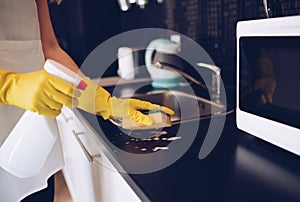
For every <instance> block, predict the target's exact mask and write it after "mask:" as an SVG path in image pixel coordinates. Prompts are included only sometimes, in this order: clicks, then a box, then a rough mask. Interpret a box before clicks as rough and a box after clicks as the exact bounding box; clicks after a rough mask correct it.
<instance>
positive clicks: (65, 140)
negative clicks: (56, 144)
mask: <svg viewBox="0 0 300 202" xmlns="http://www.w3.org/2000/svg"><path fill="white" fill-rule="evenodd" d="M73 116H74V114H72V113H70V112H69V113H68V111H67V110H63V112H62V114H61V115H60V116H59V117H58V118H57V122H58V126H59V130H60V134H61V135H60V136H61V140H62V146H63V151H64V159H65V166H64V168H63V173H64V177H65V180H66V184H67V186H68V188H69V191H70V194H71V196H72V198H73V201H74V202H83V201H85V202H95V201H96V200H95V196H94V188H93V177H92V172H91V166H90V163H89V162H88V160H87V158H86V156H85V155H84V153H83V151H82V149H81V147H80V145H79V144H78V142H77V140H76V138H75V136H74V134H73V133H74V132H80V131H76V130H75V128H74V117H73ZM81 132H84V131H81Z"/></svg>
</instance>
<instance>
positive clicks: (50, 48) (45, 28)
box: [36, 0, 83, 76]
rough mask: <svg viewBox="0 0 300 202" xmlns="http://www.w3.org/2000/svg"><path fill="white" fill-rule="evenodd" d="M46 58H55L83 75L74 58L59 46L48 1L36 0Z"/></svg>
mask: <svg viewBox="0 0 300 202" xmlns="http://www.w3.org/2000/svg"><path fill="white" fill-rule="evenodd" d="M36 3H37V10H38V18H39V25H40V34H41V41H42V47H43V52H44V56H45V59H53V60H55V61H57V62H59V63H61V64H63V65H65V66H66V67H68V68H69V69H71V70H72V71H74V72H76V73H78V72H79V74H80V75H81V76H83V74H82V73H81V72H80V70H79V68H78V66H77V65H76V63H75V62H74V61H73V59H72V58H71V57H70V56H69V55H68V54H67V53H66V52H65V51H64V50H63V49H61V47H60V46H59V44H58V42H57V40H56V37H55V34H54V31H53V27H52V23H51V20H50V15H49V9H48V1H47V0H36Z"/></svg>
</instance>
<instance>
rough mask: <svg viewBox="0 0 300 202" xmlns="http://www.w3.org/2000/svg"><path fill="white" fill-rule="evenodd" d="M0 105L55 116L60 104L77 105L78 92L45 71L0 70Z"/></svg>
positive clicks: (58, 111) (71, 106)
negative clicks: (17, 71)
mask: <svg viewBox="0 0 300 202" xmlns="http://www.w3.org/2000/svg"><path fill="white" fill-rule="evenodd" d="M0 86H1V87H0V103H3V104H10V105H15V106H18V107H20V108H23V109H25V110H31V111H33V112H37V113H39V114H41V115H44V116H46V117H56V116H58V115H59V114H60V112H61V108H62V106H63V105H66V106H67V107H70V108H73V107H76V106H77V105H78V100H77V97H78V96H80V91H79V90H78V89H76V88H74V86H73V85H72V84H70V83H67V82H65V81H63V80H61V79H59V78H57V77H55V76H52V75H50V74H48V73H47V72H46V71H45V70H40V71H37V72H32V73H26V74H18V73H15V72H10V71H6V70H2V69H0Z"/></svg>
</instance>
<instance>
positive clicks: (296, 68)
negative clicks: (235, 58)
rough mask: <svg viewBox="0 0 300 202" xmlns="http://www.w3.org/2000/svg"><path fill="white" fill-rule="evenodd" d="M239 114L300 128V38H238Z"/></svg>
mask: <svg viewBox="0 0 300 202" xmlns="http://www.w3.org/2000/svg"><path fill="white" fill-rule="evenodd" d="M239 42H240V47H239V50H240V52H239V55H240V56H239V57H240V58H239V59H240V64H239V66H240V78H239V83H240V93H239V105H240V106H239V107H240V109H241V110H243V111H246V112H250V113H254V114H257V115H259V116H262V117H265V118H268V119H271V120H274V121H279V122H282V123H284V124H288V125H290V126H294V127H297V128H300V37H299V36H289V37H286V36H285V37H273V36H272V37H241V38H240V41H239Z"/></svg>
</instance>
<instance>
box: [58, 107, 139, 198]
mask: <svg viewBox="0 0 300 202" xmlns="http://www.w3.org/2000/svg"><path fill="white" fill-rule="evenodd" d="M57 120H58V124H59V128H60V132H61V134H62V135H61V139H62V145H63V150H64V157H65V167H64V169H63V173H64V176H65V179H66V183H67V185H68V188H69V190H70V194H71V196H72V198H73V200H74V202H119V201H122V202H127V201H128V202H135V201H141V200H140V199H139V197H138V196H137V194H136V193H135V192H134V191H133V190H132V188H131V187H130V186H129V185H128V183H127V182H126V181H125V179H124V178H123V177H122V175H121V174H120V173H119V172H118V171H117V170H116V169H115V167H114V166H113V164H112V163H111V162H110V161H109V159H108V158H107V157H106V156H105V155H104V153H103V151H102V149H101V148H103V145H99V142H95V138H91V137H92V136H93V135H94V137H95V134H93V132H92V131H91V130H90V129H89V128H88V127H86V126H85V125H84V124H83V123H82V121H81V120H80V118H78V117H77V116H76V115H75V114H74V113H73V111H72V110H70V109H67V108H64V109H63V110H62V114H61V115H60V116H59V117H58V118H57ZM76 136H77V137H76ZM92 161H93V162H92Z"/></svg>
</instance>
